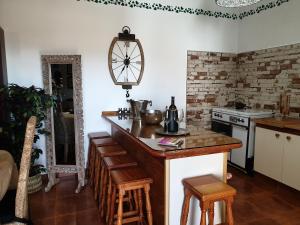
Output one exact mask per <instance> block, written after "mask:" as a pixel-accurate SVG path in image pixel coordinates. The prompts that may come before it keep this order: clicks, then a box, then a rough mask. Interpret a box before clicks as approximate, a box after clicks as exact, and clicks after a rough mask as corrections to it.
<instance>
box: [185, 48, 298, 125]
mask: <svg viewBox="0 0 300 225" xmlns="http://www.w3.org/2000/svg"><path fill="white" fill-rule="evenodd" d="M187 65H188V68H187V94H186V98H187V123H188V125H199V126H202V127H206V128H209V127H210V121H211V118H210V117H211V109H212V107H216V106H221V107H222V106H232V105H233V102H234V100H235V99H236V98H237V97H241V98H243V99H245V103H246V104H247V105H248V106H250V107H252V108H258V109H269V110H273V111H275V112H276V113H279V96H280V94H281V93H282V92H284V91H287V92H288V93H289V94H290V95H291V104H290V107H291V110H290V111H291V113H290V116H296V117H299V115H300V44H295V45H288V46H282V47H276V48H270V49H264V50H258V51H251V52H245V53H240V54H229V53H216V52H203V51H188V62H187Z"/></svg>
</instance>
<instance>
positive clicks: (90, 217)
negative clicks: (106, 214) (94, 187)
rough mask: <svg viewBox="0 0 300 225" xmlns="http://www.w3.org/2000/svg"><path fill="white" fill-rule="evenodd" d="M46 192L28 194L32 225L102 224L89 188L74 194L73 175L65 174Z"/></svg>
mask: <svg viewBox="0 0 300 225" xmlns="http://www.w3.org/2000/svg"><path fill="white" fill-rule="evenodd" d="M60 179H61V181H60V183H59V184H57V185H56V186H55V187H53V188H52V190H51V191H50V192H48V193H45V192H44V191H43V190H42V191H39V192H38V193H35V194H32V195H30V209H31V210H30V211H31V218H32V220H33V223H34V225H103V223H102V222H101V221H100V218H99V216H98V209H97V206H96V202H95V200H94V198H93V196H92V191H91V189H90V188H88V187H87V188H84V189H83V190H82V191H81V192H80V193H79V194H75V193H74V190H75V189H76V179H75V176H67V177H66V176H65V177H62V178H60Z"/></svg>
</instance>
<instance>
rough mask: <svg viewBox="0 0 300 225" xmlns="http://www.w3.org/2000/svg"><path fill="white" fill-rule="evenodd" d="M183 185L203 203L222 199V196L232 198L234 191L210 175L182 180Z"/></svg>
mask: <svg viewBox="0 0 300 225" xmlns="http://www.w3.org/2000/svg"><path fill="white" fill-rule="evenodd" d="M182 182H183V185H184V186H187V187H188V188H189V190H190V191H191V192H192V193H193V195H195V196H196V197H198V198H199V199H202V200H203V201H209V200H212V199H213V200H215V199H222V198H223V197H224V196H234V195H235V194H236V190H235V189H234V188H233V187H231V186H229V185H227V184H225V183H224V182H222V181H220V180H218V179H217V178H216V177H214V176H211V175H206V176H198V177H192V178H187V179H184V180H183V181H182Z"/></svg>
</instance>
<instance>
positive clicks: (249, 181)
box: [30, 168, 300, 225]
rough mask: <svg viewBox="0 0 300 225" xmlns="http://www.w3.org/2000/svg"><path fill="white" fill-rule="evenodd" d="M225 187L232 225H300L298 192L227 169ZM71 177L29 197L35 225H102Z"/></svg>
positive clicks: (90, 201) (88, 195)
mask: <svg viewBox="0 0 300 225" xmlns="http://www.w3.org/2000/svg"><path fill="white" fill-rule="evenodd" d="M229 171H230V172H232V174H233V178H232V179H231V180H230V182H229V184H230V185H232V186H234V187H235V188H236V189H237V191H238V195H237V196H236V198H235V202H234V218H235V225H300V192H299V191H295V190H293V189H290V188H288V187H286V186H284V185H281V184H278V183H277V182H274V181H272V180H271V179H268V178H266V177H264V176H261V175H255V176H254V177H248V176H246V175H245V174H243V173H242V172H240V171H238V170H236V169H233V168H230V169H229ZM75 188H76V180H75V177H74V176H69V177H62V178H61V182H60V183H59V184H58V185H56V186H55V187H54V188H53V189H52V190H51V191H50V192H48V193H44V191H40V192H38V193H36V194H32V195H30V208H31V217H32V220H33V222H34V224H35V225H104V223H102V222H101V221H100V218H99V216H98V210H97V206H96V203H95V201H94V199H93V196H92V191H91V189H90V188H89V187H86V188H85V189H83V190H82V191H81V192H80V194H75V193H74V190H75ZM171 225H177V224H171Z"/></svg>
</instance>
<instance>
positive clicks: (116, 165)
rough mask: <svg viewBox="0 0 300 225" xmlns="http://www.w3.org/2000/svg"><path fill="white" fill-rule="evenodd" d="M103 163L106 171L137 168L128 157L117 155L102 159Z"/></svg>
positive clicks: (133, 161)
mask: <svg viewBox="0 0 300 225" xmlns="http://www.w3.org/2000/svg"><path fill="white" fill-rule="evenodd" d="M103 162H104V164H105V166H106V168H107V169H108V170H114V169H121V168H125V167H131V166H137V162H136V161H135V160H134V159H133V158H132V157H130V156H129V155H119V156H118V157H104V158H103Z"/></svg>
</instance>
